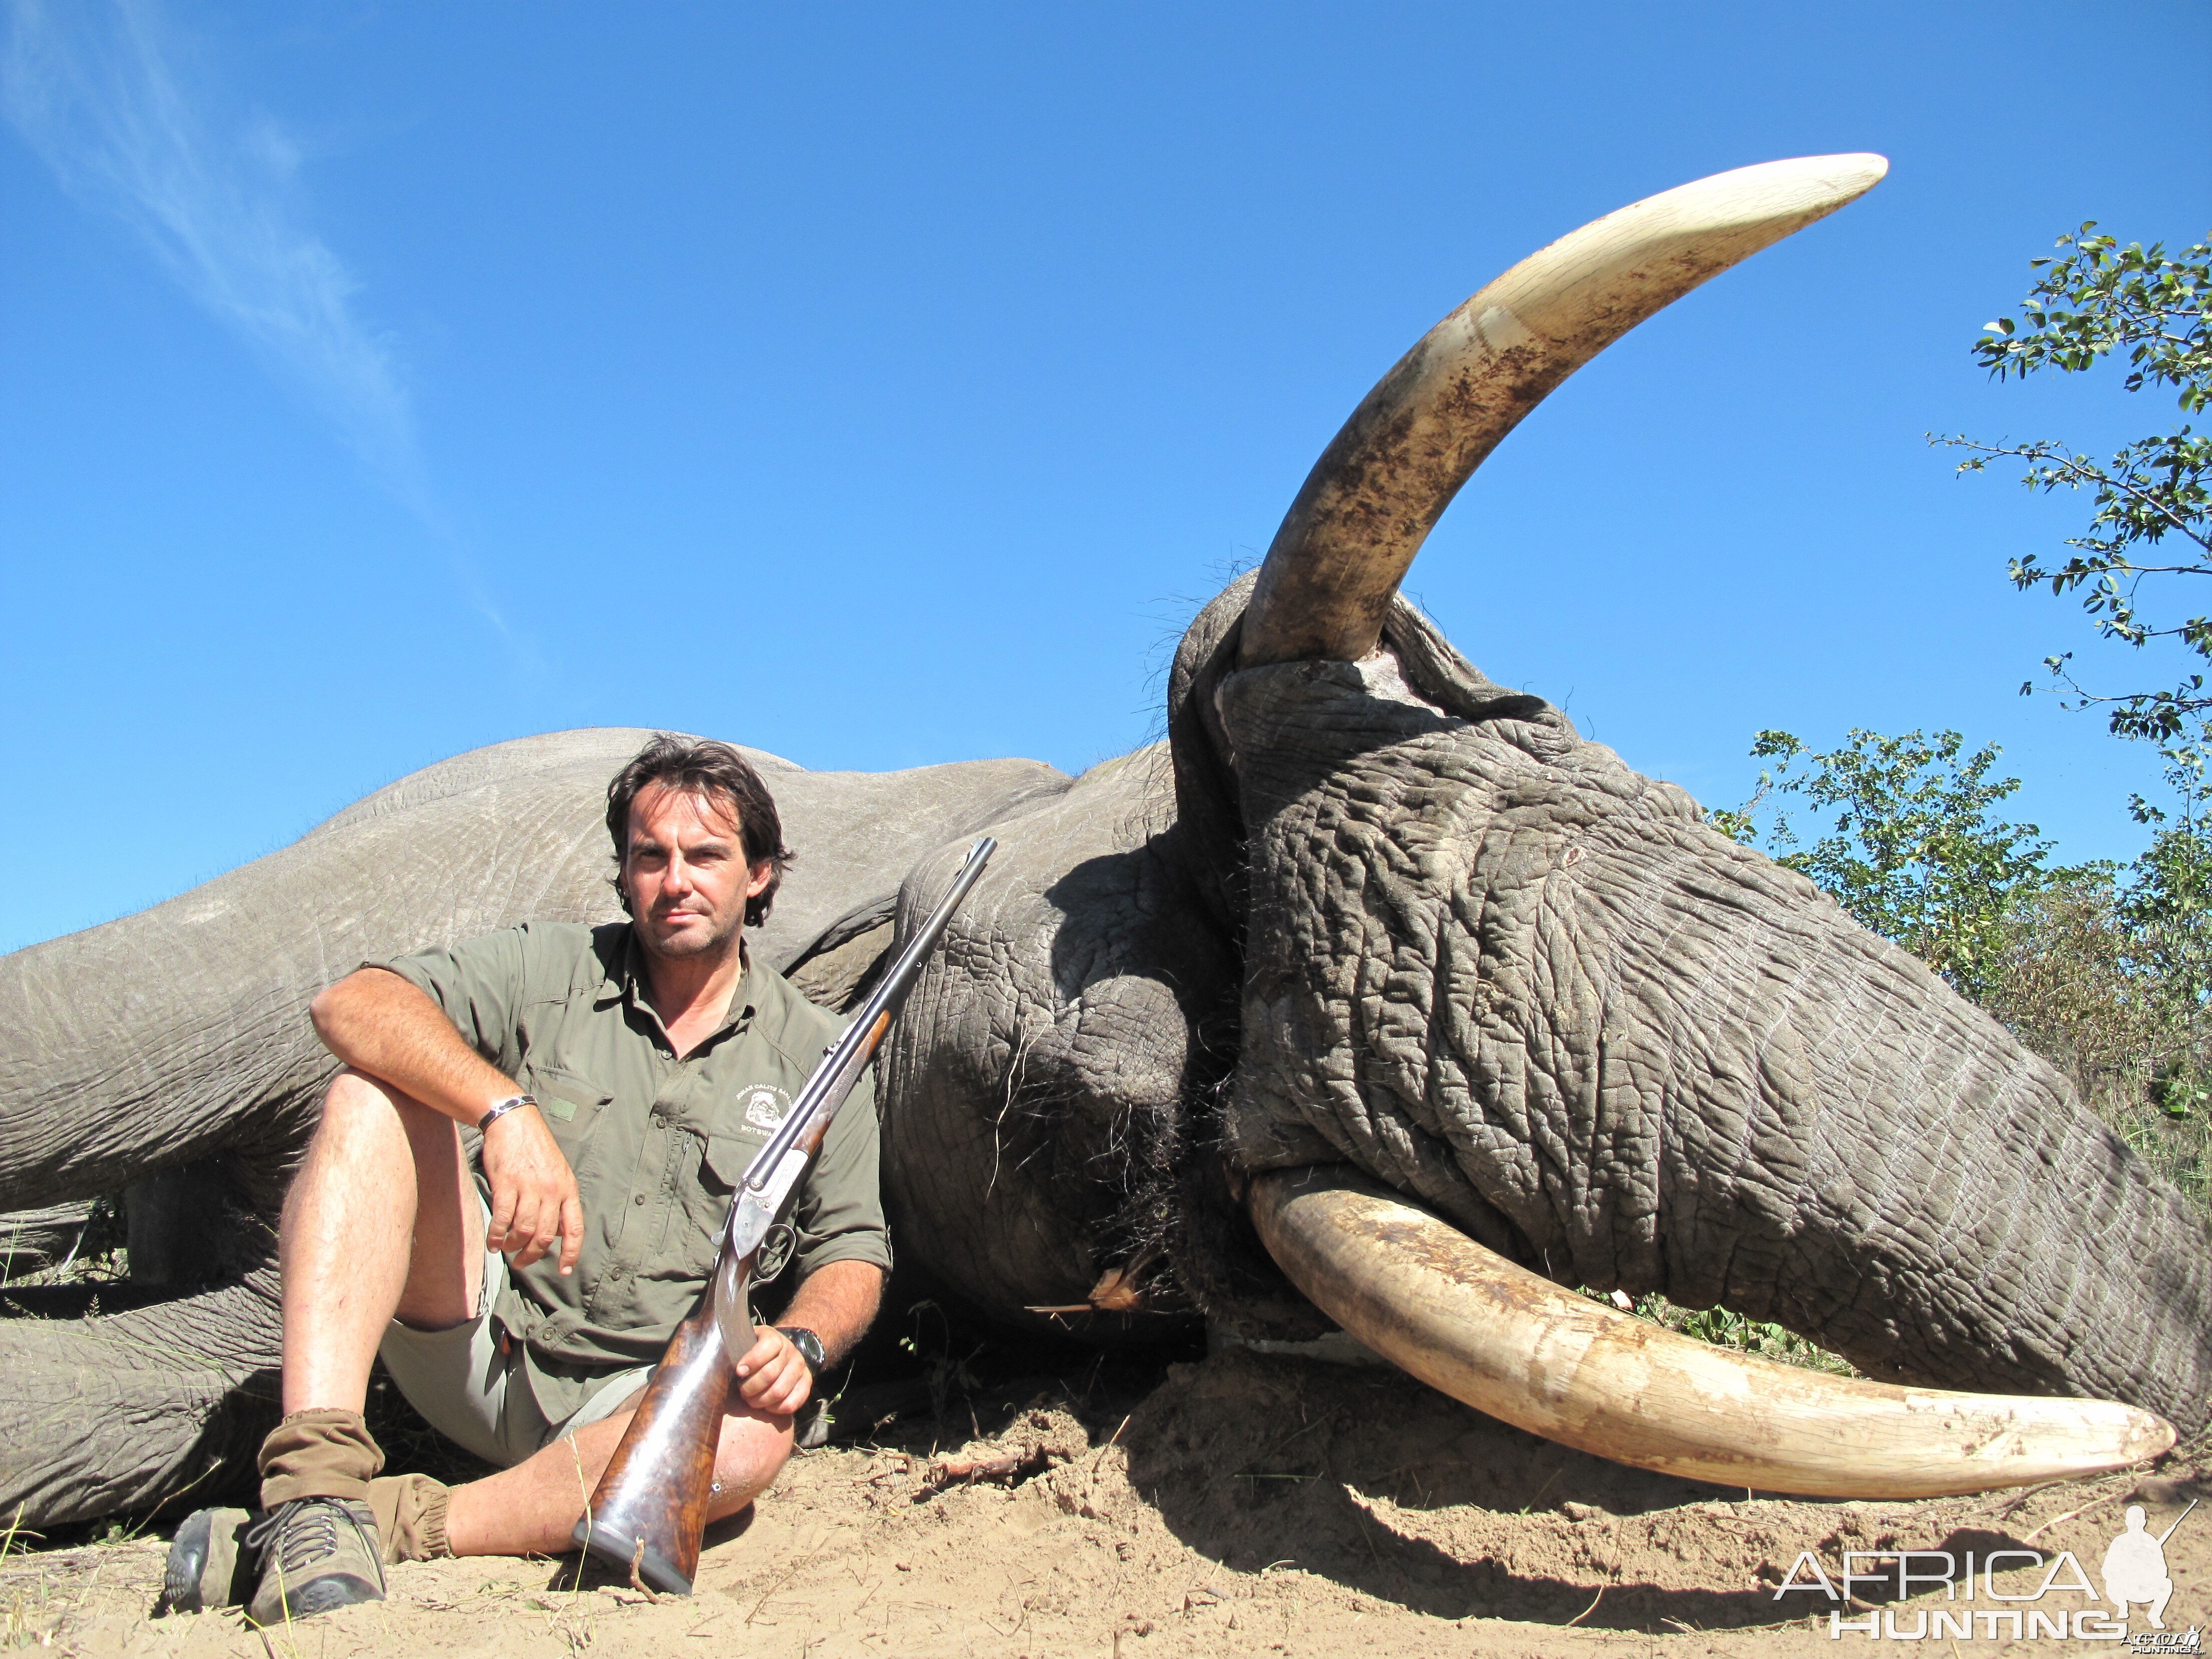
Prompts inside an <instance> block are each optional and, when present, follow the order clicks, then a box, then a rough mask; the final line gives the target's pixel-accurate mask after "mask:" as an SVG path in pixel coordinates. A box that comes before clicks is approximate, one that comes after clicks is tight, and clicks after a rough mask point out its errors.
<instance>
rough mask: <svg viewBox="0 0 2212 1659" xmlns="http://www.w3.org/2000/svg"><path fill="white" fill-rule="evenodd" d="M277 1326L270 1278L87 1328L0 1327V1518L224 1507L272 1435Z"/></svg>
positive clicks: (57, 1518) (53, 1519)
mask: <svg viewBox="0 0 2212 1659" xmlns="http://www.w3.org/2000/svg"><path fill="white" fill-rule="evenodd" d="M40 1294H41V1293H40V1292H37V1291H31V1292H15V1293H14V1295H15V1297H18V1298H24V1299H28V1298H34V1297H38V1296H40ZM46 1294H49V1295H62V1294H66V1292H65V1291H60V1290H57V1291H51V1292H47V1293H46ZM56 1311H58V1312H59V1311H70V1310H56ZM282 1347H283V1335H282V1329H281V1319H280V1317H279V1315H278V1311H277V1302H276V1270H275V1269H274V1267H263V1268H261V1269H260V1270H258V1272H256V1273H252V1274H251V1275H249V1276H248V1277H247V1278H246V1279H244V1280H242V1281H241V1282H240V1283H238V1284H234V1285H225V1286H223V1287H222V1288H221V1289H218V1290H212V1291H205V1292H204V1293H202V1294H200V1295H197V1296H190V1297H181V1298H179V1299H176V1300H173V1301H167V1302H163V1303H161V1304H160V1305H158V1306H155V1307H142V1308H135V1309H131V1310H126V1311H122V1312H111V1313H108V1314H106V1315H104V1316H101V1317H100V1318H97V1319H77V1318H50V1319H7V1320H0V1376H5V1377H7V1379H8V1387H7V1389H6V1390H5V1393H4V1395H0V1515H6V1516H11V1517H15V1518H16V1519H18V1520H19V1521H20V1522H21V1524H22V1525H23V1526H26V1527H29V1528H46V1527H51V1526H55V1525H58V1524H60V1523H63V1522H70V1521H82V1520H87V1519H89V1518H91V1517H93V1516H100V1515H109V1514H112V1513H114V1512H115V1511H117V1510H143V1509H145V1508H147V1507H149V1505H152V1504H157V1503H160V1502H162V1501H163V1500H166V1499H169V1498H183V1497H185V1494H190V1499H192V1500H197V1501H199V1502H204V1503H214V1502H217V1501H219V1500H220V1499H221V1498H224V1497H227V1496H228V1495H229V1493H228V1486H229V1485H230V1484H231V1483H232V1482H233V1481H234V1480H238V1479H240V1478H241V1477H242V1476H243V1474H245V1473H246V1472H249V1471H250V1470H251V1469H252V1455H251V1454H252V1449H253V1448H254V1447H255V1446H256V1445H258V1443H260V1440H261V1437H263V1436H264V1434H266V1433H267V1432H268V1431H269V1430H270V1427H271V1426H273V1425H275V1423H276V1417H277V1387H276V1366H277V1361H278V1356H279V1353H280V1352H281V1350H282ZM188 1501H189V1500H188Z"/></svg>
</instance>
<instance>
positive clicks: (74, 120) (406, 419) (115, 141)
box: [0, 0, 425, 511]
mask: <svg viewBox="0 0 2212 1659" xmlns="http://www.w3.org/2000/svg"><path fill="white" fill-rule="evenodd" d="M179 51H184V42H179V40H177V38H175V35H173V33H170V31H168V28H166V27H164V20H161V13H159V11H157V7H155V4H150V3H149V0H115V4H93V3H91V0H76V3H70V4H60V7H55V4H49V3H46V0H13V4H11V7H9V38H7V49H4V58H0V104H4V108H7V115H9V119H11V122H13V124H15V131H20V133H22V137H24V142H28V143H31V149H33V150H38V155H40V157H42V159H45V161H46V166H49V168H53V173H55V177H58V179H60V181H62V185H64V188H66V191H69V192H70V195H76V197H77V199H80V201H86V204H91V206H97V208H101V210H106V212H112V215H115V216H119V219H122V222H124V223H128V226H131V228H133V230H135V232H137V234H139V237H142V239H143V243H146V246H149V248H150V250H153V254H155V258H159V261H161V268H164V270H168V274H170V276H175V279H177V283H179V285H181V288H184V289H185V292H188V295H191V296H192V299H195V301H197V303H199V305H204V307H206V310H208V312H212V314H215V316H216V319H222V321H223V323H226V325H228V327H232V330H234V331H237V334H241V337H243V338H246V341H248V345H252V347H254V352H258V354H261V356H264V361H265V362H268V365H270V368H272V369H276V372H279V374H281V376H283V378H285V380H289V383H292V385H295V387H296V389H299V392H301V394H305V396H307V400H310V403H312V404H314V407H316V410H321V411H323V414H325V416H327V418H330V420H331V422H334V425H337V427H338V429H341V431H343V434H345V441H347V442H349V445H352V449H354V452H356V453H358V456H361V458H362V460H365V462H368V465H369V467H372V469H374V471H376V473H378V476H380V477H383V483H385V484H387V487H389V489H394V493H398V495H400V498H403V500H407V504H410V507H416V508H418V511H420V508H422V507H425V500H422V469H420V460H418V456H416V442H414V420H411V418H410V411H407V392H404V389H403V387H400V380H398V372H396V368H394V362H392V349H389V345H387V343H385V341H383V338H378V337H376V331H374V330H369V327H368V325H365V323H362V321H361V319H358V316H356V314H354V305H352V301H354V295H356V292H358V283H356V281H354V279H352V274H349V272H347V270H345V264H343V261H341V258H338V257H337V254H334V252H330V248H327V246H325V243H323V239H321V237H316V234H314V232H312V230H310V228H307V226H305V223H301V216H299V210H296V204H295V201H296V185H295V175H296V173H299V146H296V143H295V142H292V139H289V137H288V135H285V133H283V131H281V128H276V126H274V124H272V122H268V119H257V122H250V124H246V126H243V128H241V131H239V133H219V131H215V128H212V124H210V119H208V112H206V111H204V108H199V106H197V104H195V100H192V97H191V95H188V91H185V86H184V84H179V77H177V73H175V69H173V60H175V58H177V55H179Z"/></svg>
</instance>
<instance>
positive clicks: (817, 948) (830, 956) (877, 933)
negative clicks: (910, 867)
mask: <svg viewBox="0 0 2212 1659" xmlns="http://www.w3.org/2000/svg"><path fill="white" fill-rule="evenodd" d="M897 927H898V895H897V894H896V893H895V892H893V893H878V894H877V895H876V896H875V897H873V898H870V899H863V900H861V901H860V903H858V904H856V905H854V907H853V908H851V909H849V910H848V911H847V912H846V913H845V914H844V915H842V916H840V917H838V918H837V920H836V921H833V922H831V923H830V924H829V926H828V927H824V928H823V930H822V931H821V932H820V933H817V934H816V935H815V936H814V938H813V939H811V940H809V941H808V942H807V943H806V944H805V945H803V946H801V947H800V949H799V954H798V955H797V956H796V957H793V959H792V962H791V964H790V965H789V966H788V967H787V968H786V969H784V970H783V976H784V977H785V978H786V979H787V980H789V981H791V987H792V988H793V990H795V991H797V992H798V993H799V995H801V996H803V997H805V999H806V1000H808V1001H809V1002H811V1003H813V1004H814V1005H815V1006H817V1007H821V1008H826V1009H828V1010H829V1012H831V1013H833V1014H849V1013H851V1012H853V1011H854V1009H855V1008H857V1007H859V1006H860V1004H861V1003H862V1002H863V1001H864V1000H866V998H867V995H868V993H869V992H871V991H872V990H873V989H874V988H875V985H876V980H877V978H878V976H879V975H881V974H882V973H883V971H884V968H885V967H886V966H887V965H889V963H890V956H891V946H892V943H893V936H894V935H895V934H896V932H897Z"/></svg>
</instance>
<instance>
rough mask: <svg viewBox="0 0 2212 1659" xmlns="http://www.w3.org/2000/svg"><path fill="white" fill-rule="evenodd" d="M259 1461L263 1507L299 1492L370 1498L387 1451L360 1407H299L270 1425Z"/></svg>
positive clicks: (305, 1495)
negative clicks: (371, 1485)
mask: <svg viewBox="0 0 2212 1659" xmlns="http://www.w3.org/2000/svg"><path fill="white" fill-rule="evenodd" d="M256 1461H257V1462H258V1465H259V1468H260V1470H261V1507H262V1508H263V1509H264V1510H273V1509H275V1508H276V1506H277V1505H278V1504H289V1503H290V1502H291V1501H292V1500H293V1499H294V1498H355V1499H356V1500H358V1499H361V1498H367V1497H368V1483H369V1481H370V1480H372V1479H373V1478H374V1476H375V1474H376V1472H377V1471H378V1470H380V1469H381V1468H383V1467H384V1451H383V1449H382V1448H381V1447H380V1446H379V1445H378V1444H377V1443H376V1442H375V1441H374V1439H372V1438H371V1437H370V1436H369V1432H368V1424H366V1423H364V1422H362V1418H361V1413H359V1412H345V1411H332V1410H328V1409H318V1410H314V1411H305V1412H294V1413H292V1414H291V1415H290V1416H289V1417H288V1418H286V1419H284V1420H283V1422H282V1423H279V1424H278V1425H276V1427H275V1428H273V1429H271V1430H270V1431H269V1437H268V1438H267V1439H266V1440H264V1441H263V1442H262V1443H261V1455H260V1456H259V1458H258V1459H257V1460H256Z"/></svg>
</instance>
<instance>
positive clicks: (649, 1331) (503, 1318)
mask: <svg viewBox="0 0 2212 1659" xmlns="http://www.w3.org/2000/svg"><path fill="white" fill-rule="evenodd" d="M374 965H375V966H378V967H381V968H386V969H390V970H391V971H392V972H393V973H395V974H398V975H399V976H400V977H401V978H403V979H404V980H407V981H410V983H412V984H414V985H416V986H419V987H421V988H422V990H424V991H425V992H427V993H428V994H429V995H430V997H431V998H432V999H433V1000H435V1001H436V1003H437V1004H438V1006H440V1007H441V1008H442V1009H444V1010H445V1012H446V1014H447V1017H448V1018H451V1019H452V1021H453V1024H454V1025H455V1026H456V1027H458V1028H459V1031H460V1034H461V1036H462V1037H463V1038H464V1039H465V1041H466V1042H468V1043H469V1044H470V1045H471V1047H473V1048H475V1049H476V1051H477V1053H478V1054H482V1055H483V1057H484V1058H485V1059H486V1060H489V1061H490V1062H491V1063H492V1064H493V1065H495V1066H498V1067H499V1068H500V1069H501V1071H502V1072H505V1073H507V1075H508V1076H509V1077H511V1078H513V1079H515V1080H516V1081H517V1082H518V1083H520V1085H522V1086H523V1088H524V1089H525V1090H526V1091H528V1092H530V1093H531V1094H533V1095H535V1096H536V1097H538V1104H539V1108H540V1109H541V1110H542V1111H543V1112H544V1116H545V1121H546V1124H547V1127H550V1129H551V1130H552V1132H553V1138H554V1139H556V1141H558V1142H559V1143H560V1146H561V1150H562V1153H564V1154H565V1155H566V1156H567V1158H568V1164H569V1167H570V1168H571V1169H573V1170H574V1171H575V1174H576V1186H577V1189H578V1192H579V1194H580V1196H581V1198H582V1200H583V1206H584V1246H583V1252H582V1254H581V1255H580V1256H579V1257H578V1259H577V1261H576V1267H575V1271H574V1273H572V1274H570V1275H569V1276H568V1277H567V1278H563V1277H562V1275H561V1272H560V1268H559V1265H558V1262H557V1261H556V1255H557V1252H553V1253H549V1254H548V1255H546V1256H544V1258H543V1259H542V1260H540V1261H536V1262H534V1263H532V1265H531V1266H529V1267H525V1268H522V1269H520V1271H518V1272H515V1273H512V1274H511V1276H510V1279H509V1283H508V1286H507V1291H506V1292H505V1294H504V1295H502V1296H501V1297H500V1298H499V1300H498V1302H497V1304H495V1306H494V1308H493V1309H492V1310H491V1311H492V1315H493V1317H494V1318H495V1319H496V1320H497V1321H498V1322H499V1323H500V1324H501V1327H503V1328H504V1329H505V1330H506V1332H507V1334H508V1336H509V1337H511V1338H512V1339H513V1340H514V1341H516V1342H519V1343H520V1344H522V1345H523V1346H524V1350H525V1352H526V1358H527V1361H528V1370H529V1374H530V1381H531V1383H532V1388H533V1389H534V1391H535V1392H536V1394H537V1395H538V1404H539V1405H540V1407H542V1408H544V1412H545V1415H546V1417H547V1419H549V1420H550V1421H552V1422H556V1423H557V1422H560V1421H562V1419H564V1418H565V1417H566V1416H567V1415H568V1413H569V1412H570V1411H573V1410H574V1408H575V1407H577V1406H579V1405H580V1404H581V1403H582V1401H583V1397H584V1395H585V1394H586V1382H587V1380H588V1379H589V1378H591V1377H592V1376H603V1375H605V1373H606V1372H607V1371H608V1370H611V1369H618V1368H623V1367H629V1366H633V1365H651V1364H657V1363H658V1362H659V1358H660V1354H661V1350H662V1349H663V1348H665V1346H667V1344H668V1339H669V1337H670V1335H671V1334H672V1333H673V1332H674V1331H675V1328H676V1327H677V1326H678V1324H680V1323H681V1322H683V1320H684V1317H685V1316H687V1315H688V1314H690V1311H691V1308H692V1305H693V1304H694V1303H695V1302H696V1300H697V1299H698V1296H699V1293H700V1291H702V1290H703V1289H705V1288H706V1283H707V1278H708V1273H710V1272H711V1271H712V1270H713V1267H714V1254H715V1251H716V1249H718V1247H719V1246H720V1242H721V1235H722V1231H723V1227H724V1225H725V1223H726V1219H727V1218H728V1215H729V1211H730V1199H731V1194H732V1190H733V1189H734V1188H736V1187H737V1185H738V1182H741V1181H743V1180H744V1173H745V1169H746V1166H747V1165H749V1164H750V1163H751V1162H752V1158H753V1154H754V1153H755V1152H758V1151H759V1150H760V1148H761V1147H762V1146H763V1145H764V1144H765V1143H766V1142H767V1140H768V1138H769V1135H770V1134H771V1133H774V1132H775V1127H776V1126H777V1124H778V1123H780V1122H781V1121H782V1118H783V1115H784V1114H785V1113H787V1112H788V1111H789V1110H790V1109H791V1103H792V1101H793V1099H794V1098H796V1097H797V1096H798V1094H799V1091H800V1090H801V1089H802V1088H803V1087H805V1083H806V1080H807V1079H808V1078H809V1077H811V1076H812V1075H813V1073H814V1068H815V1066H817V1065H818V1064H819V1063H820V1061H821V1059H822V1052H823V1048H825V1047H827V1046H828V1044H829V1042H831V1041H833V1040H834V1039H835V1038H836V1035H837V1033H838V1031H839V1030H840V1029H841V1028H840V1024H839V1022H838V1021H837V1020H836V1019H835V1018H833V1017H832V1016H830V1015H829V1014H828V1013H825V1012H823V1011H822V1010H821V1009H819V1008H817V1007H816V1006H814V1005H813V1004H812V1003H810V1002H808V1001H807V1000H805V998H804V997H802V996H800V995H799V993H798V992H796V991H794V990H793V989H792V988H791V987H790V986H789V985H788V984H787V982H786V981H784V979H783V976H782V975H780V974H778V973H776V972H775V971H774V970H773V969H768V968H763V967H762V966H761V965H760V964H759V963H757V962H753V961H751V960H750V953H748V960H747V962H746V964H745V968H744V977H743V978H742V979H741V980H739V981H738V988H737V992H736V994H735V995H733V996H732V998H731V1000H730V1012H729V1016H728V1018H726V1019H725V1020H724V1021H723V1022H722V1024H721V1025H720V1027H719V1028H718V1029H717V1030H715V1031H714V1035H712V1036H709V1037H708V1038H707V1040H706V1041H705V1042H702V1043H700V1044H699V1045H698V1047H696V1048H694V1049H692V1051H691V1052H690V1054H687V1055H685V1056H684V1058H682V1059H681V1060H679V1059H678V1058H677V1056H676V1052H675V1049H674V1048H673V1046H672V1045H671V1043H670V1042H669V1039H668V1032H667V1030H666V1029H665V1027H664V1026H663V1025H662V1024H661V1023H660V1017H659V1015H658V1014H656V1013H655V1012H653V1006H652V1004H651V1003H650V1002H649V1001H648V1000H647V998H646V995H645V987H644V985H643V982H642V979H641V975H642V972H643V966H642V963H641V962H640V961H639V960H638V956H637V947H636V946H635V944H634V943H633V942H632V940H631V937H630V927H629V923H627V922H619V923H616V924H614V925H611V926H609V927H583V926H581V925H580V924H578V923H574V922H550V923H546V922H531V923H526V924H524V925H523V926H522V927H514V928H510V929H508V930H507V932H505V933H487V934H485V935H484V936H483V938H481V939H470V940H468V941H467V942H466V943H465V944H461V945H453V946H452V947H451V948H449V949H447V950H431V951H417V952H416V954H414V955H413V956H406V957H398V958H396V959H395V960H392V961H390V962H384V963H376V964H374ZM469 1139H470V1140H471V1143H473V1142H474V1139H475V1137H474V1136H473V1135H471V1136H470V1137H469ZM477 1182H478V1186H479V1188H480V1189H483V1190H485V1191H486V1192H487V1194H488V1191H489V1189H488V1188H483V1173H482V1171H481V1170H478V1172H477ZM789 1219H790V1221H791V1223H792V1225H793V1228H794V1230H795V1231H796V1234H797V1238H796V1243H795V1259H796V1261H797V1263H798V1272H799V1277H800V1278H804V1277H805V1275H806V1274H808V1273H812V1272H814V1271H815V1270H816V1269H817V1268H818V1267H824V1266H826V1265H828V1264H829V1263H830V1262H832V1261H867V1262H872V1263H874V1264H875V1265H876V1266H877V1267H881V1268H883V1269H884V1271H885V1272H889V1271H890V1265H891V1254H890V1237H889V1235H888V1234H887V1233H886V1231H884V1213H883V1201H882V1198H881V1196H880V1194H879V1192H878V1186H877V1122H876V1109H875V1095H874V1088H873V1085H872V1080H871V1079H870V1078H869V1077H868V1076H866V1075H863V1077H862V1078H861V1080H860V1085H859V1086H857V1087H856V1088H854V1091H853V1092H852V1094H851V1095H850V1096H849V1097H848V1098H847V1100H846V1102H845V1104H844V1106H843V1108H842V1109H841V1110H840V1111H839V1112H838V1114H837V1117H836V1121H835V1122H834V1123H833V1124H832V1125H831V1126H830V1129H829V1135H828V1137H827V1138H826V1139H824V1140H823V1146H822V1154H821V1157H820V1158H817V1160H816V1161H815V1163H814V1164H813V1165H812V1167H811V1168H810V1169H809V1170H807V1172H806V1175H805V1179H804V1180H803V1181H802V1182H801V1183H800V1186H799V1199H798V1201H797V1202H796V1203H795V1204H794V1205H793V1208H792V1210H791V1212H790V1217H789Z"/></svg>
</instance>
